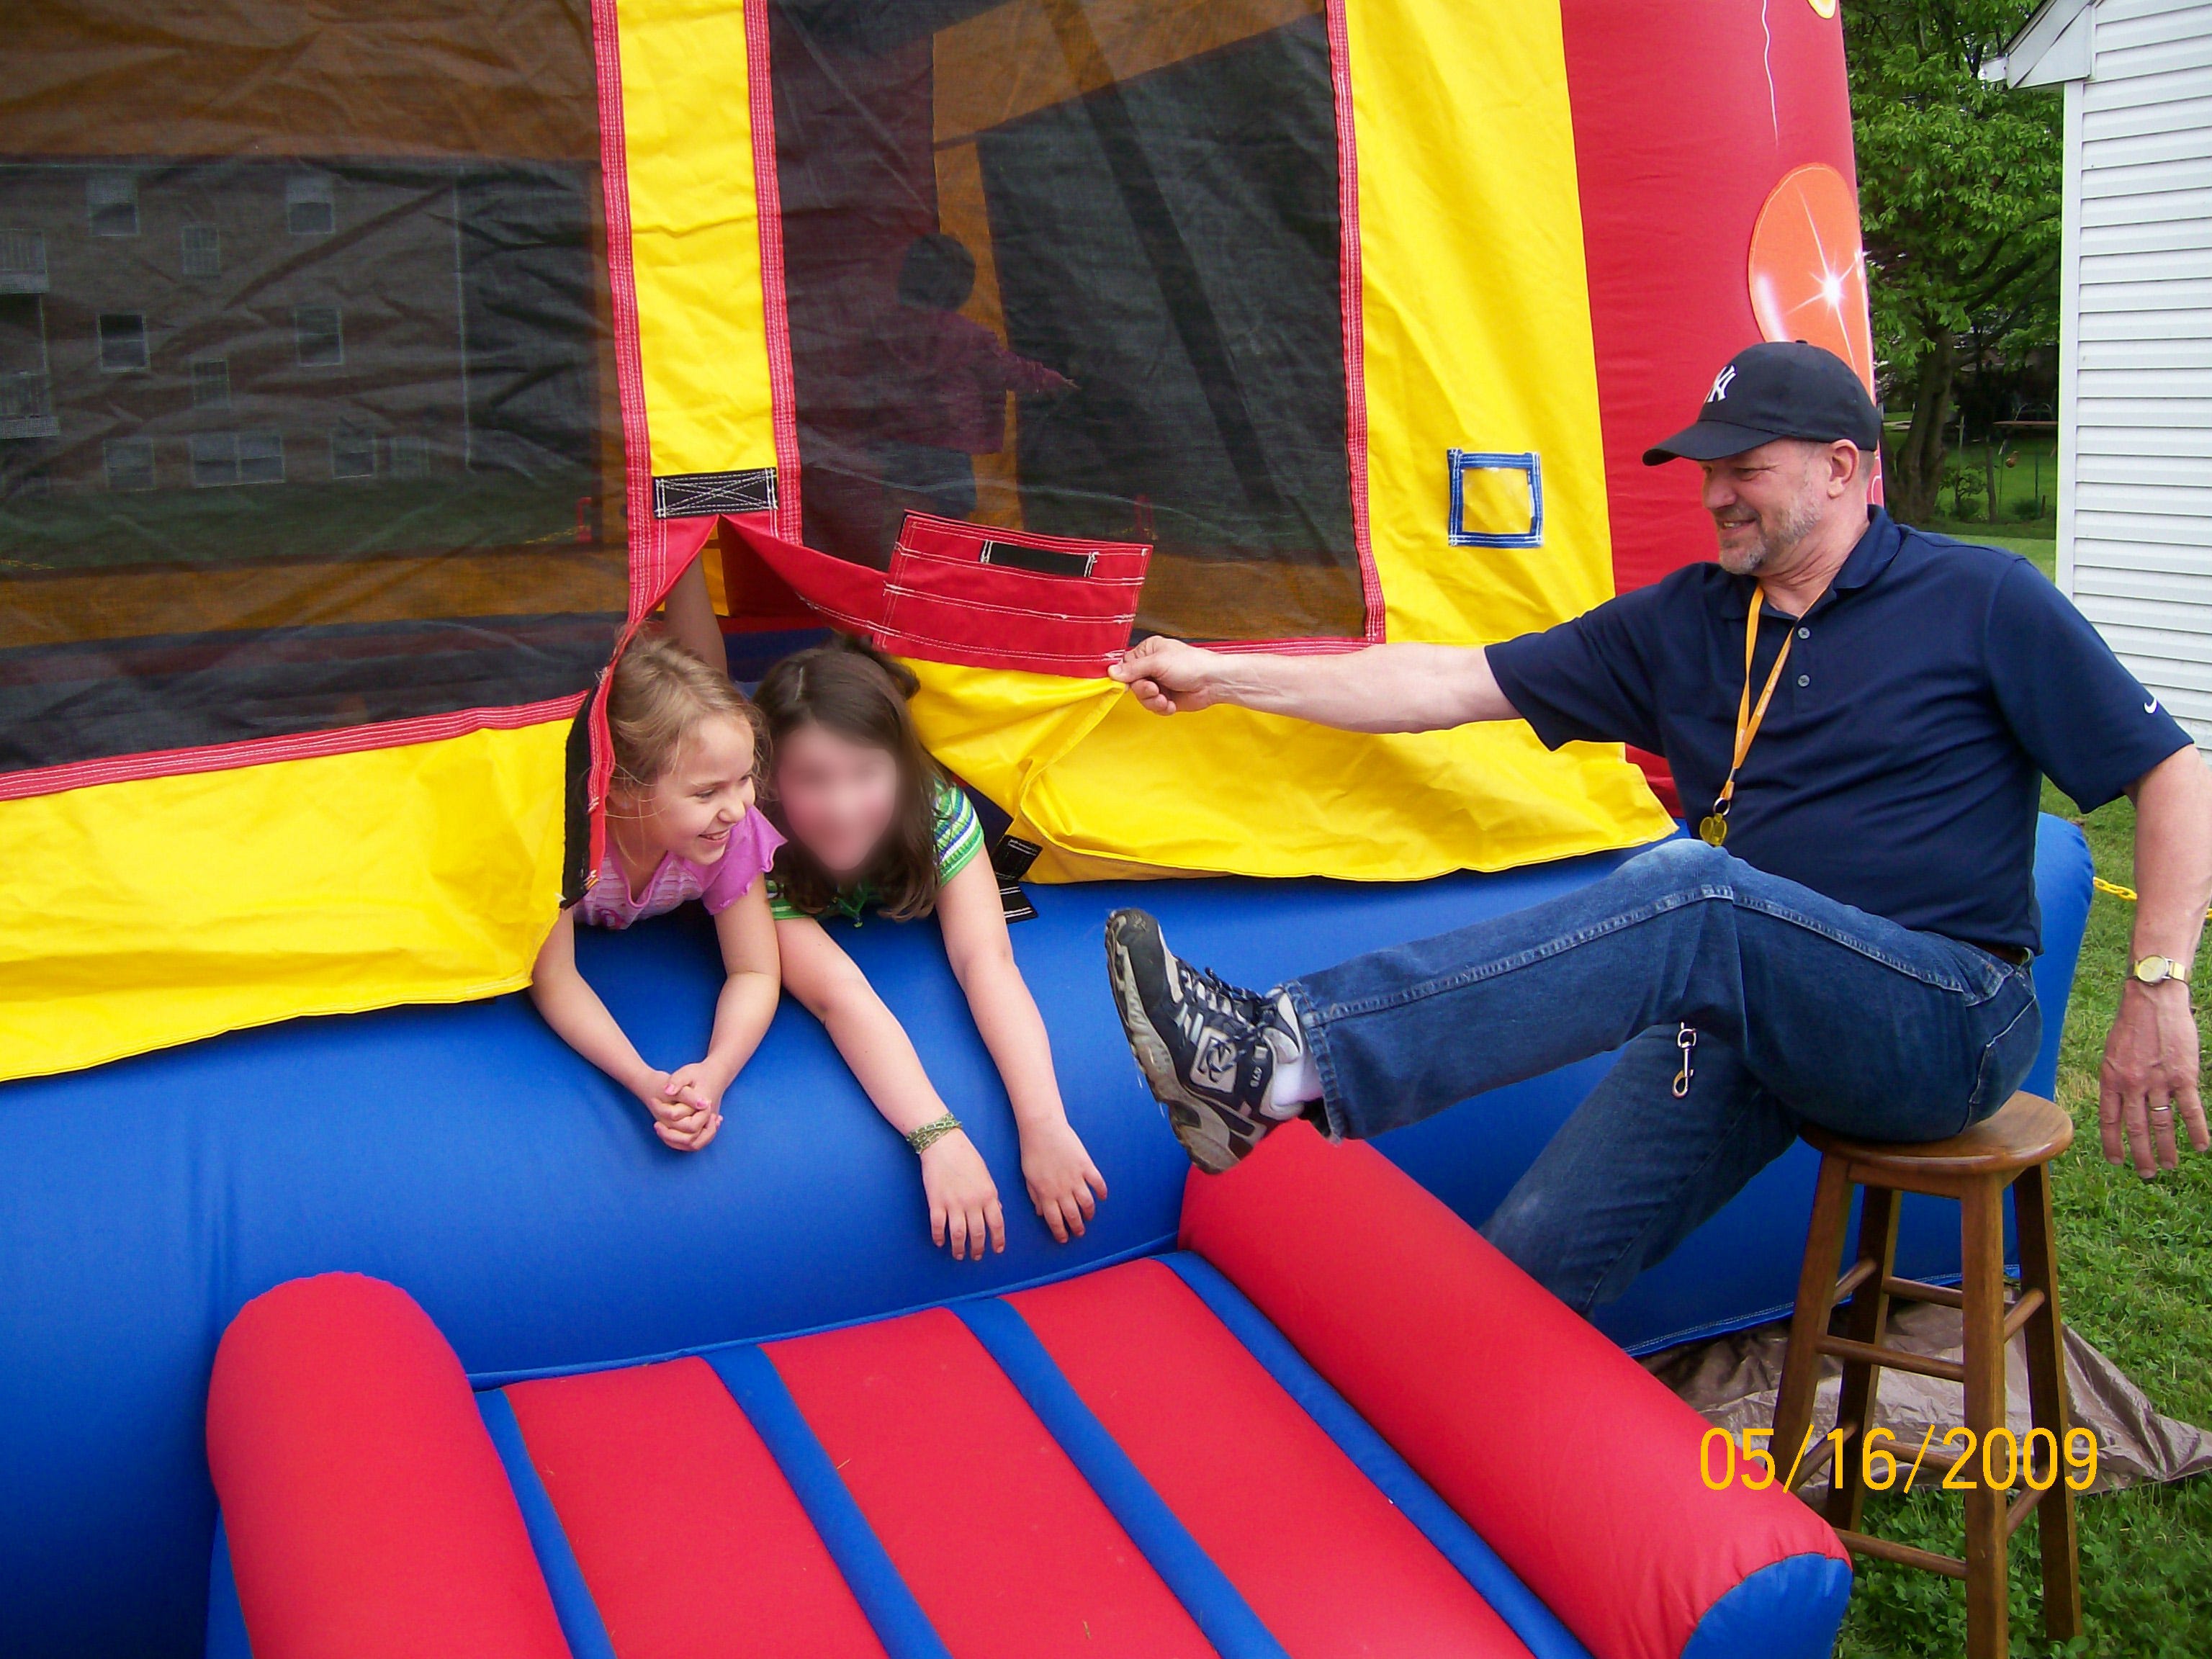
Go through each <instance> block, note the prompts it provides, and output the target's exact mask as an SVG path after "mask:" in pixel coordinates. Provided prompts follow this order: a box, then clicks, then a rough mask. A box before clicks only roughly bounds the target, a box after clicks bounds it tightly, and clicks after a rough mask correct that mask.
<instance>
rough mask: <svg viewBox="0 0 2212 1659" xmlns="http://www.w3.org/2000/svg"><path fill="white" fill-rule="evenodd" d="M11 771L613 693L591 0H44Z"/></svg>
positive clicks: (17, 46)
mask: <svg viewBox="0 0 2212 1659" xmlns="http://www.w3.org/2000/svg"><path fill="white" fill-rule="evenodd" d="M7 36H8V38H7V39H6V40H5V41H4V42H0V62H3V63H4V66H5V70H6V72H5V73H0V770H12V769H19V768H25V767H33V766H43V765H51V764H55V763H63V762H69V761H76V760H84V759H91V758H96V757H112V756H117V755H125V754H131V753H134V752H137V751H141V750H156V749H166V748H173V747H182V746H189V745H196V744H207V743H216V742H228V741H232V740H236V739H240V738H257V737H266V736H272V735H279V734H295V733H300V732H314V731H319V730H324V729H328V728H332V727H338V726H352V725H358V724H362V723H365V722H371V721H380V720H393V719H399V718H404V717H408V716H413V715H422V714H444V713H450V712H453V711H455V710H459V709H466V708H481V707H486V706H497V705H502V704H514V703H521V702H535V701H538V700H539V699H542V698H545V697H550V696H557V695H561V694H564V693H568V692H572V691H575V690H580V689H582V688H583V687H584V686H586V685H587V684H590V681H591V678H592V674H593V672H594V671H596V669H597V668H598V667H599V665H601V664H603V663H604V662H605V658H606V655H607V652H608V648H609V647H610V645H611V640H612V636H613V634H614V630H615V629H616V627H617V624H618V623H619V620H620V617H621V613H622V611H623V605H624V603H625V599H626V593H627V578H626V574H625V573H626V556H625V536H624V525H623V453H622V439H621V431H620V423H619V404H618V401H617V396H616V388H615V382H614V361H613V351H612V336H611V320H610V308H609V304H608V297H607V291H606V279H605V269H606V264H605V247H604V228H603V218H604V212H603V204H602V198H601V194H600V179H599V164H598V154H599V149H598V146H599V136H598V122H597V103H596V93H595V88H594V80H593V71H592V52H591V37H590V21H589V13H588V6H587V5H586V3H585V0H502V3H500V4H498V5H496V6H495V5H492V4H490V3H489V0H476V3H471V0H459V3H447V4H434V3H431V0H389V3H383V4H371V3H368V0H339V3H337V4H333V5H329V6H320V7H317V8H314V9H312V10H310V11H302V10H301V9H299V8H297V7H295V6H291V5H280V4H277V3H276V0H213V3H204V4H192V5H185V4H183V3H181V0H154V3H144V0H140V3H132V4H129V5H125V4H122V3H119V0H23V3H21V4H20V5H18V6H16V7H13V8H11V9H10V16H9V27H8V31H7Z"/></svg>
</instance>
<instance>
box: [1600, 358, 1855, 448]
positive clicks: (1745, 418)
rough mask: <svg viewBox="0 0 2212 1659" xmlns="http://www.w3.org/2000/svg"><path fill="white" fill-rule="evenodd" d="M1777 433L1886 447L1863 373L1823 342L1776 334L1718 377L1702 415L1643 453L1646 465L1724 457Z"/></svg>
mask: <svg viewBox="0 0 2212 1659" xmlns="http://www.w3.org/2000/svg"><path fill="white" fill-rule="evenodd" d="M1777 438H1806V439H1810V440H1811V441H1813V442H1814V443H1823V444H1825V443H1834V442H1836V441H1838V440H1841V439H1845V438H1848V439H1849V440H1850V441H1851V442H1853V443H1855V444H1857V446H1858V447H1860V448H1861V449H1869V450H1871V449H1879V448H1881V410H1878V409H1876V408H1875V406H1874V399H1873V398H1869V397H1868V396H1867V389H1866V386H1865V385H1864V384H1863V382H1862V381H1861V380H1859V377H1858V373H1857V370H1855V369H1853V368H1852V367H1851V366H1850V364H1849V363H1847V362H1844V360H1843V359H1842V358H1841V357H1838V356H1836V354H1835V353H1834V352H1832V351H1830V350H1828V349H1826V348H1825V347H1823V346H1816V345H1808V344H1806V343H1805V342H1804V341H1802V340H1769V341H1765V342H1764V343H1761V344H1759V345H1755V346H1748V347H1747V348H1745V349H1743V350H1741V351H1739V352H1737V353H1736V354H1735V356H1733V357H1731V358H1729V360H1728V366H1727V367H1726V368H1723V369H1722V370H1721V372H1720V373H1719V374H1716V375H1714V376H1713V386H1712V390H1711V391H1710V392H1707V393H1706V394H1705V404H1704V405H1703V406H1702V407H1701V408H1699V410H1698V418H1697V419H1696V420H1695V421H1693V422H1691V423H1690V424H1689V425H1688V426H1686V427H1684V428H1682V429H1681V430H1680V432H1677V433H1676V434H1675V435H1674V436H1673V437H1671V438H1669V439H1668V440H1667V441H1666V442H1665V443H1662V444H1655V445H1653V446H1652V447H1650V449H1647V450H1645V451H1644V465H1646V466H1658V465H1662V464H1663V463H1665V462H1668V461H1671V460H1673V459H1675V458H1676V457H1677V456H1680V458H1681V459H1684V460H1691V461H1717V460H1719V459H1721V458H1722V457H1723V456H1724V455H1741V454H1742V453H1743V452H1744V451H1745V450H1747V449H1756V448H1758V447H1759V445H1761V444H1763V443H1771V442H1772V441H1774V440H1775V439H1777Z"/></svg>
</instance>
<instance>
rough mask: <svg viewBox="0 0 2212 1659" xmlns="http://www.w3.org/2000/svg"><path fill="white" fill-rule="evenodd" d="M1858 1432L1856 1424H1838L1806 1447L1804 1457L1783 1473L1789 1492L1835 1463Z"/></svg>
mask: <svg viewBox="0 0 2212 1659" xmlns="http://www.w3.org/2000/svg"><path fill="white" fill-rule="evenodd" d="M1857 1432H1858V1425H1857V1424H1856V1423H1839V1424H1838V1425H1836V1430H1835V1431H1834V1432H1832V1433H1828V1434H1824V1435H1822V1436H1821V1437H1820V1438H1819V1439H1818V1440H1815V1441H1814V1443H1812V1444H1811V1445H1810V1446H1808V1447H1807V1448H1806V1449H1805V1452H1804V1455H1802V1456H1801V1457H1799V1458H1798V1459H1797V1460H1796V1465H1795V1467H1794V1468H1791V1469H1787V1470H1784V1475H1785V1476H1787V1477H1788V1478H1789V1480H1790V1491H1791V1492H1795V1491H1796V1490H1797V1488H1798V1487H1800V1486H1803V1485H1804V1484H1805V1483H1806V1482H1807V1481H1808V1480H1811V1479H1812V1478H1813V1477H1814V1475H1816V1474H1820V1471H1821V1470H1822V1469H1825V1468H1827V1467H1828V1465H1829V1464H1830V1463H1832V1462H1834V1461H1835V1458H1836V1455H1837V1454H1838V1452H1839V1451H1840V1450H1841V1449H1843V1448H1844V1446H1847V1445H1849V1444H1850V1440H1851V1437H1852V1436H1853V1435H1855V1434H1857Z"/></svg>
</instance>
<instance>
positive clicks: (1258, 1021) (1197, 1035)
mask: <svg viewBox="0 0 2212 1659" xmlns="http://www.w3.org/2000/svg"><path fill="white" fill-rule="evenodd" d="M1106 972H1107V975H1108V977H1109V979H1111V980H1112V981H1113V984H1114V1002H1115V1006H1116V1007H1117V1008H1119V1009H1120V1010H1121V1028H1122V1030H1124V1031H1125V1032H1127V1035H1128V1038H1129V1047H1130V1048H1132V1049H1133V1050H1134V1051H1135V1054H1136V1056H1137V1064H1138V1066H1140V1067H1141V1068H1142V1069H1143V1071H1144V1073H1145V1080H1146V1082H1147V1083H1148V1084H1150V1085H1152V1093H1153V1095H1154V1097H1156V1098H1158V1101H1159V1103H1160V1104H1161V1105H1162V1106H1164V1107H1165V1108H1166V1109H1167V1115H1168V1121H1169V1122H1170V1124H1172V1125H1173V1126H1174V1127H1175V1133H1176V1139H1177V1140H1180V1141H1181V1142H1182V1148H1183V1151H1185V1152H1188V1153H1189V1154H1190V1160H1191V1162H1192V1163H1194V1164H1197V1165H1198V1167H1199V1168H1200V1169H1201V1170H1204V1171H1205V1172H1206V1174H1208V1175H1219V1174H1220V1173H1221V1172H1222V1171H1223V1170H1227V1169H1229V1168H1230V1167H1231V1166H1232V1165H1233V1164H1236V1163H1237V1161H1238V1160H1239V1159H1240V1158H1243V1157H1244V1155H1245V1154H1246V1153H1248V1152H1250V1151H1251V1150H1252V1149H1253V1148H1254V1147H1255V1146H1258V1145H1259V1144H1260V1140H1261V1137H1262V1136H1263V1135H1265V1134H1266V1133H1267V1131H1268V1130H1270V1129H1272V1128H1273V1127H1275V1124H1274V1120H1273V1119H1271V1118H1269V1117H1267V1115H1265V1114H1264V1113H1263V1112H1262V1110H1261V1105H1262V1103H1263V1102H1264V1101H1265V1100H1266V1098H1267V1085H1268V1083H1269V1082H1270V1081H1271V1080H1272V1079H1273V1077H1274V1074H1275V1067H1276V1066H1277V1065H1278V1064H1279V1063H1280V1062H1281V1061H1283V1060H1287V1059H1289V1058H1290V1057H1291V1056H1292V1055H1294V1054H1297V1051H1298V1048H1299V1046H1300V1044H1299V1037H1298V1034H1297V1031H1295V1030H1292V1029H1291V1026H1290V1024H1288V1023H1287V1022H1286V1021H1285V1019H1284V1018H1283V1015H1282V1011H1281V1008H1280V1006H1279V1002H1278V999H1277V998H1276V997H1275V995H1274V994H1272V993H1269V994H1262V993H1259V992H1254V991H1247V990H1243V989H1242V988H1240V987H1237V986H1234V985H1231V984H1229V983H1227V982H1226V981H1224V980H1222V979H1221V978H1220V977H1219V976H1218V975H1214V974H1212V973H1208V972H1206V971H1204V970H1201V969H1193V968H1191V967H1190V966H1189V965H1188V963H1183V962H1182V961H1179V960H1177V958H1176V956H1175V955H1174V953H1173V952H1171V951H1170V950H1169V949H1168V946H1167V941H1166V939H1163V938H1162V937H1161V935H1160V925H1159V923H1158V921H1155V920H1153V919H1152V917H1151V916H1149V915H1146V914H1145V912H1143V911H1142V910H1116V911H1115V913H1114V914H1113V915H1110V916H1109V917H1108V918H1107V919H1106Z"/></svg>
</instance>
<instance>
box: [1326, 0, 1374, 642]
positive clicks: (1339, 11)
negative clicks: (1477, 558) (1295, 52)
mask: <svg viewBox="0 0 2212 1659" xmlns="http://www.w3.org/2000/svg"><path fill="white" fill-rule="evenodd" d="M1326 9H1327V12H1328V78H1329V88H1330V91H1331V94H1332V95H1333V96H1334V100H1335V103H1336V217H1337V279H1336V280H1337V286H1338V288H1339V289H1340V300H1341V302H1342V305H1343V310H1344V448H1345V455H1346V459H1347V460H1348V461H1349V463H1350V465H1351V468H1352V547H1353V550H1355V551H1356V552H1357V553H1358V555H1359V588H1360V592H1361V595H1362V597H1363V598H1364V600H1365V601H1366V621H1367V642H1368V643H1370V644H1380V643H1381V642H1382V641H1383V637H1384V634H1383V578H1382V574H1381V573H1380V572H1378V571H1377V570H1376V568H1375V544H1374V542H1373V540H1372V538H1370V534H1369V532H1368V524H1367V324H1366V318H1365V314H1364V295H1363V290H1362V289H1361V286H1360V283H1361V278H1360V264H1359V145H1358V137H1357V135H1356V134H1355V132H1354V131H1353V129H1352V37H1351V30H1350V28H1349V27H1348V26H1347V25H1346V21H1345V16H1344V0H1328V5H1327V8H1326ZM1330 648H1332V649H1334V648H1335V647H1330Z"/></svg>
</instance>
